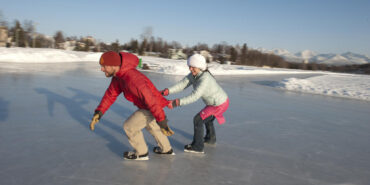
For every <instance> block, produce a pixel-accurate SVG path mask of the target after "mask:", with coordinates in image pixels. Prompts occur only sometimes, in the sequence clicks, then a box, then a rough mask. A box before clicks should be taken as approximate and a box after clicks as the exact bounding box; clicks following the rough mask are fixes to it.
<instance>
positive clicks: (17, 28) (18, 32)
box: [10, 20, 28, 47]
mask: <svg viewBox="0 0 370 185" xmlns="http://www.w3.org/2000/svg"><path fill="white" fill-rule="evenodd" d="M10 32H11V34H12V40H13V41H14V42H15V45H16V46H17V47H26V46H28V43H27V40H26V37H25V33H24V30H23V28H22V26H21V23H20V22H19V21H18V20H16V21H15V24H14V27H13V28H12V29H11V30H10Z"/></svg>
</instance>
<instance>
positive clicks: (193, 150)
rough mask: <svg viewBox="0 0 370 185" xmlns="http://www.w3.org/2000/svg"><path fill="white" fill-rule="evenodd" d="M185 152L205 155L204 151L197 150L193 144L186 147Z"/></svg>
mask: <svg viewBox="0 0 370 185" xmlns="http://www.w3.org/2000/svg"><path fill="white" fill-rule="evenodd" d="M184 152H190V153H198V154H204V151H203V150H195V149H194V148H193V147H192V145H191V144H188V145H185V146H184Z"/></svg>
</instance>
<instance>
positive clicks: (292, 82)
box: [276, 74, 370, 101]
mask: <svg viewBox="0 0 370 185" xmlns="http://www.w3.org/2000/svg"><path fill="white" fill-rule="evenodd" d="M276 86H277V87H280V88H284V89H287V90H292V91H300V92H306V93H313V94H322V95H328V96H337V97H345V98H354V99H362V100H367V101H370V76H367V75H347V74H329V75H322V76H316V77H311V78H306V79H297V78H287V79H285V80H283V81H281V82H279V83H278V84H277V85H276Z"/></svg>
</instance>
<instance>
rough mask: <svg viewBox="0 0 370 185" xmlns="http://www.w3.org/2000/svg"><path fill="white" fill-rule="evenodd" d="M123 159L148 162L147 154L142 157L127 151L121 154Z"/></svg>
mask: <svg viewBox="0 0 370 185" xmlns="http://www.w3.org/2000/svg"><path fill="white" fill-rule="evenodd" d="M123 158H124V159H127V160H138V161H146V160H149V152H147V153H146V154H143V155H137V154H136V152H134V151H128V152H125V153H123Z"/></svg>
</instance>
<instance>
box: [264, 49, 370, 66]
mask: <svg viewBox="0 0 370 185" xmlns="http://www.w3.org/2000/svg"><path fill="white" fill-rule="evenodd" d="M257 50H258V51H260V52H263V53H271V54H275V55H278V56H281V57H283V58H284V59H285V60H287V61H289V62H296V63H302V62H304V63H318V64H326V65H336V66H340V65H353V64H359V65H361V64H369V63H370V57H368V56H367V55H362V54H357V53H352V52H346V53H342V54H319V53H316V52H314V51H310V50H304V51H301V52H298V53H295V54H293V53H290V52H289V51H288V50H286V49H273V50H267V49H264V48H258V49H257Z"/></svg>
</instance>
